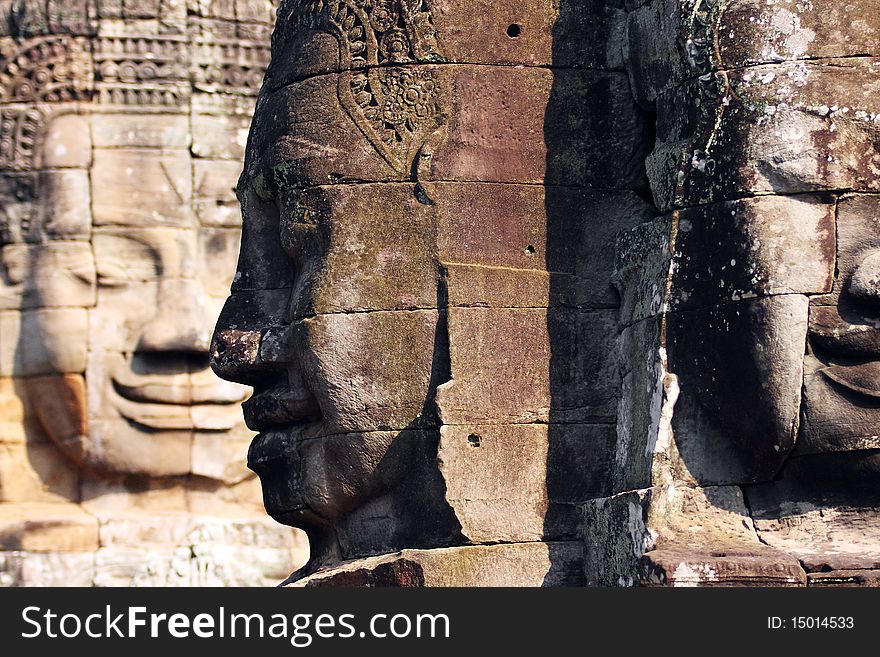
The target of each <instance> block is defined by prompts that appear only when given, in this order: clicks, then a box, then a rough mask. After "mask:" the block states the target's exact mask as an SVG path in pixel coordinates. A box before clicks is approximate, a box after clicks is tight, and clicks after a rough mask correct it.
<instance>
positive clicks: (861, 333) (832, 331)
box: [810, 321, 880, 358]
mask: <svg viewBox="0 0 880 657" xmlns="http://www.w3.org/2000/svg"><path fill="white" fill-rule="evenodd" d="M878 329H880V324H874V323H870V324H869V323H865V324H851V323H849V322H844V321H839V322H833V323H831V324H829V325H824V326H816V325H814V326H811V327H810V341H811V342H812V343H814V344H815V345H816V346H818V347H820V348H821V349H824V350H825V351H828V352H829V353H832V354H836V355H840V356H854V357H863V358H880V330H878Z"/></svg>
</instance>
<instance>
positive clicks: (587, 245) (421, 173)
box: [212, 0, 652, 585]
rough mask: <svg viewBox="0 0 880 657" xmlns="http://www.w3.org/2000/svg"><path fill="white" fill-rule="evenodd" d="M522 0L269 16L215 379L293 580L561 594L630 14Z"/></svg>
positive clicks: (610, 330) (601, 451)
mask: <svg viewBox="0 0 880 657" xmlns="http://www.w3.org/2000/svg"><path fill="white" fill-rule="evenodd" d="M514 4H515V3H509V2H501V3H487V2H481V3H478V4H477V5H473V4H467V3H463V2H457V1H454V2H436V3H433V2H430V3H422V4H418V5H412V4H411V3H407V2H398V1H396V0H394V1H388V2H385V1H379V0H376V1H368V2H347V1H346V2H341V3H328V4H317V5H316V4H310V3H303V2H296V1H291V2H285V3H282V6H281V9H280V12H279V22H278V24H277V27H276V31H275V34H274V37H273V53H272V62H271V63H270V66H269V71H268V73H267V77H266V80H265V83H264V85H263V88H262V91H261V94H260V98H259V99H258V101H257V107H256V112H255V116H254V122H253V125H252V128H251V132H250V136H249V140H248V147H247V152H246V155H245V167H244V175H243V176H242V178H241V181H240V183H239V187H238V195H239V199H240V201H241V204H242V209H243V215H244V224H243V237H242V248H241V253H240V257H239V263H238V269H237V272H236V275H235V280H234V282H233V285H232V295H231V296H230V297H229V299H228V300H227V302H226V306H225V308H224V311H223V313H222V314H221V319H220V321H219V322H218V325H217V329H216V331H215V334H214V342H213V346H212V364H213V367H214V369H215V371H216V372H217V373H218V374H220V375H221V376H223V377H224V378H228V379H230V380H233V381H238V382H243V383H247V384H249V385H252V386H254V388H255V395H254V397H253V398H252V399H251V401H249V402H248V403H247V404H246V408H245V416H246V418H247V419H248V422H249V426H251V428H252V429H254V430H257V431H259V432H260V435H259V437H258V438H257V440H256V441H255V442H254V443H253V445H252V448H251V450H250V454H249V459H250V463H251V466H252V467H253V468H254V469H256V470H257V471H258V472H259V473H260V475H261V478H262V482H263V487H264V494H265V497H266V500H267V507H268V508H269V511H270V512H271V513H272V515H273V516H274V517H276V518H278V519H280V520H282V521H285V522H288V523H290V524H293V525H295V526H300V527H303V528H305V529H306V530H307V532H308V533H309V536H310V540H311V545H312V549H313V552H312V561H311V563H310V565H309V568H308V569H307V572H308V573H311V572H312V571H317V574H315V575H313V578H314V579H311V580H309V581H310V582H316V583H317V582H321V583H324V584H343V585H344V584H348V585H352V584H358V583H360V584H364V585H366V584H370V583H380V584H381V583H386V584H392V583H397V584H403V583H408V584H410V585H416V584H419V585H424V584H435V585H439V584H443V583H447V584H501V583H510V584H537V583H541V582H544V583H550V584H561V583H570V582H573V581H574V580H569V579H567V578H568V577H569V575H567V574H565V575H563V574H559V575H556V574H554V573H556V572H557V571H556V567H557V566H556V564H560V565H562V564H563V563H564V564H566V565H564V572H566V573H567V572H568V569H569V567H577V568H579V565H576V564H580V562H581V556H580V552H579V550H573V551H570V552H569V551H568V547H567V544H566V543H565V541H572V540H573V539H575V538H576V537H577V536H578V531H579V528H580V524H581V522H580V514H579V513H578V507H579V505H580V504H582V503H584V502H585V501H587V500H589V499H592V498H595V497H598V496H603V495H607V494H608V493H609V492H610V486H611V482H610V477H609V469H608V464H609V462H610V460H611V458H612V456H613V451H614V443H615V432H614V426H615V422H616V417H617V404H618V398H619V378H618V375H617V368H616V365H615V359H616V349H615V346H614V333H615V329H616V325H617V318H616V309H617V306H618V297H617V293H616V291H615V290H614V288H613V286H612V283H611V273H612V270H613V265H614V240H615V235H616V233H617V232H618V231H619V230H621V229H623V228H632V227H634V226H636V225H637V224H638V223H640V222H641V221H645V220H647V219H649V218H650V217H651V216H652V215H651V211H650V208H649V206H648V205H647V204H646V203H645V202H644V201H643V200H642V198H641V196H640V194H642V193H643V192H644V191H645V181H644V164H643V162H644V156H645V152H646V148H645V144H644V137H645V134H646V127H645V124H644V120H643V113H642V110H641V109H640V108H639V107H638V106H637V104H636V103H635V101H634V99H633V97H632V94H631V93H630V90H629V82H628V79H627V75H626V73H625V72H624V71H623V67H622V60H621V59H620V56H619V54H620V50H619V48H618V47H617V46H618V44H619V38H620V36H621V34H622V30H623V27H624V19H625V12H624V11H623V10H622V8H620V7H610V6H605V5H606V3H603V2H587V3H577V6H569V5H568V3H544V4H542V3H540V2H539V3H537V4H536V3H531V4H528V5H526V6H520V5H516V6H514ZM279 246H280V247H281V248H279ZM499 542H504V543H508V542H509V543H512V545H511V547H509V548H504V549H501V548H491V547H489V545H490V544H494V543H499ZM557 542H559V543H557ZM427 548H433V549H427ZM562 548H565V549H562ZM411 549H419V550H424V552H419V553H418V554H416V553H413V559H412V561H413V562H414V563H420V564H422V565H419V566H418V567H415V566H414V567H413V568H410V566H409V562H410V559H409V557H408V556H406V557H404V558H403V560H402V561H400V563H398V562H397V561H395V560H391V561H390V562H388V563H386V562H385V561H384V559H385V557H377V559H379V561H376V562H375V563H374V562H373V561H370V560H366V561H363V562H361V561H359V560H361V559H362V558H364V557H367V556H370V555H379V554H381V553H383V552H393V551H397V550H411ZM548 551H549V555H550V556H549V562H550V565H549V566H548V563H547V561H546V559H547V556H546V555H547V553H548ZM508 553H509V554H508ZM532 553H534V555H532ZM557 553H558V554H559V555H562V554H563V553H564V554H565V555H567V556H564V557H563V556H559V557H558V559H557V557H556V556H555V555H557ZM407 554H408V553H407V552H404V555H407ZM496 558H497V559H501V560H502V561H503V562H504V563H507V562H508V561H509V562H510V564H519V565H517V566H513V565H511V567H516V568H520V569H522V572H521V573H520V574H519V575H517V576H515V577H514V576H512V575H511V576H510V577H508V578H503V577H502V578H499V573H498V572H495V570H493V569H489V570H487V569H486V566H485V564H487V563H488V562H489V561H490V560H492V559H496ZM352 559H354V560H355V562H354V563H353V564H352V565H351V566H344V567H342V568H343V569H342V570H338V568H339V564H340V563H341V562H343V561H348V560H352ZM423 560H424V561H423ZM359 563H363V564H364V565H363V567H361V566H359V565H358V564H359ZM374 567H375V572H374ZM548 568H549V570H548ZM386 570H387V571H388V574H387V577H386V575H385V574H381V575H379V574H376V573H378V572H379V571H381V572H382V573H385V571H386ZM415 570H419V571H420V572H421V571H424V572H423V574H422V575H419V576H418V577H417V576H415V575H414V574H413V573H414V572H415ZM411 571H412V572H411ZM429 571H430V573H429ZM511 577H512V579H511ZM579 577H580V576H578V579H579ZM383 578H384V579H383ZM386 579H387V581H386ZM398 580H399V581H398Z"/></svg>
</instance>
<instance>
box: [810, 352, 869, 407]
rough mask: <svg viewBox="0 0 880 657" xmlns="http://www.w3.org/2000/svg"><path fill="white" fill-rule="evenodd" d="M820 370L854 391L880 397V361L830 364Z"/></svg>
mask: <svg viewBox="0 0 880 657" xmlns="http://www.w3.org/2000/svg"><path fill="white" fill-rule="evenodd" d="M819 371H820V372H822V374H824V375H825V376H826V377H828V378H829V379H831V380H832V381H834V382H835V383H839V384H840V385H842V386H844V387H846V388H849V389H850V390H852V391H854V392H857V393H859V394H862V395H867V396H869V397H876V398H880V361H877V360H875V361H870V362H867V363H861V364H857V365H829V366H828V367H825V368H822V369H821V370H819Z"/></svg>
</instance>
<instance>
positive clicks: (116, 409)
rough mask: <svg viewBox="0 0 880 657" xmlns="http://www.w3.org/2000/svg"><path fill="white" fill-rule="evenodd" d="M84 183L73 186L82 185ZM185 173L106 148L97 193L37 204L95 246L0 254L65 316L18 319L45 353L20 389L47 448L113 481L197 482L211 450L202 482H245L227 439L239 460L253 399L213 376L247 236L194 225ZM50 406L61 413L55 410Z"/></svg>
mask: <svg viewBox="0 0 880 657" xmlns="http://www.w3.org/2000/svg"><path fill="white" fill-rule="evenodd" d="M158 118H159V119H160V120H161V119H162V118H163V117H158ZM92 120H93V121H94V122H95V123H96V124H101V122H102V121H104V120H106V121H107V122H108V123H109V122H110V121H119V118H118V117H109V118H105V117H99V116H95V117H92ZM143 120H144V119H143V118H142V117H141V121H143ZM69 121H70V119H68V122H69ZM81 121H82V122H88V121H89V118H88V117H86V118H83V119H81ZM122 121H128V122H129V124H130V125H131V126H134V125H135V123H134V121H135V120H134V119H131V118H126V117H124V116H123V117H122ZM86 127H87V126H86ZM49 130H50V133H51V126H50V128H49ZM64 146H65V144H64V143H63V142H54V141H51V140H50V141H49V143H48V145H47V147H48V148H62V147H64ZM66 147H68V148H73V147H75V145H73V146H72V145H71V144H70V143H69V141H68V143H67V144H66ZM85 155H86V157H88V156H89V154H88V153H86V154H85ZM77 174H78V172H77V171H75V170H74V171H73V173H71V174H70V175H69V177H70V178H71V179H73V180H74V181H75V178H76V177H77ZM83 175H85V172H83ZM190 175H191V174H190V160H189V157H188V154H187V153H185V152H176V153H175V152H172V153H171V154H167V153H166V154H163V153H161V152H160V151H158V150H156V151H154V152H149V151H148V152H146V153H144V152H138V151H120V150H111V149H99V150H97V151H96V154H95V158H94V161H93V163H92V167H91V176H92V180H93V181H94V184H93V188H92V190H91V195H90V194H89V193H88V190H85V191H86V193H77V192H81V191H83V190H81V189H79V188H76V189H75V190H74V193H70V186H71V185H67V186H65V185H64V184H56V185H46V186H45V187H44V188H43V190H42V191H41V192H40V193H41V195H42V196H41V201H40V202H41V204H44V205H45V206H46V207H49V208H54V207H57V208H63V212H64V213H65V215H66V216H67V217H68V218H69V220H70V221H71V222H75V223H79V224H80V225H83V226H85V228H86V231H87V232H86V234H89V233H90V240H89V241H82V242H76V243H73V244H68V243H64V242H52V241H49V242H46V243H45V244H44V245H25V244H22V245H9V246H7V247H5V248H4V254H3V256H4V264H5V266H6V271H7V272H8V273H10V274H11V278H12V279H13V280H19V281H20V285H23V286H25V287H29V288H33V294H32V295H30V297H32V300H33V302H34V303H45V302H48V303H49V304H50V306H51V305H64V306H66V307H63V308H54V307H50V308H43V309H40V310H34V311H25V313H24V314H23V315H22V317H23V321H22V323H21V328H20V331H19V335H20V337H19V340H21V341H22V345H24V340H27V341H28V346H27V347H25V346H22V350H26V349H30V350H31V351H35V352H39V353H35V354H34V356H33V358H32V359H30V362H23V363H22V364H21V365H22V367H23V368H24V370H26V371H27V372H28V374H31V375H32V376H27V377H26V378H24V379H23V385H24V387H25V390H26V391H27V392H28V394H29V396H30V397H31V398H32V405H33V407H34V409H35V412H36V413H37V415H38V419H39V420H40V422H41V424H42V425H43V427H44V429H45V430H46V431H47V432H48V433H49V434H50V437H52V438H53V439H54V440H55V441H56V442H57V443H58V444H59V445H60V446H61V447H62V449H63V450H64V451H65V452H67V453H68V454H69V455H71V456H72V457H73V458H75V459H76V460H78V461H81V462H83V463H84V464H86V465H87V466H89V467H91V468H93V469H95V470H98V471H101V472H104V473H137V474H149V475H155V476H167V475H183V474H188V473H190V472H191V462H192V452H193V449H202V450H208V451H210V450H215V451H220V452H222V453H223V454H224V458H226V459H227V462H225V463H223V462H220V463H217V462H216V461H215V466H216V468H215V470H214V471H211V472H208V471H205V472H199V473H198V474H202V475H204V476H208V477H211V478H219V479H228V478H231V479H232V480H235V479H240V478H241V477H243V476H244V474H245V473H244V472H243V471H242V469H241V467H240V466H238V465H237V464H236V460H237V459H236V458H235V449H229V448H228V447H224V446H223V445H222V442H223V441H228V440H231V441H233V442H234V444H235V446H236V447H237V448H238V449H240V448H241V444H242V441H246V440H248V439H249V435H248V432H247V431H246V429H245V428H244V427H243V426H242V425H241V420H240V414H239V407H238V404H239V403H240V402H241V401H242V400H243V399H244V398H245V397H246V394H247V389H246V388H245V387H243V386H240V385H234V384H230V383H227V382H224V381H221V380H219V379H217V378H216V377H215V376H214V375H213V373H212V372H211V371H210V368H209V366H208V346H209V341H210V330H211V327H212V324H213V321H214V318H215V317H216V316H217V313H218V312H219V307H220V303H219V301H218V300H219V299H221V298H222V295H223V294H224V293H225V290H226V289H227V286H228V284H229V282H230V279H231V275H230V273H229V272H230V271H231V270H232V265H233V262H234V260H235V253H236V250H237V247H238V235H237V230H236V229H235V228H234V227H219V226H217V225H212V224H211V222H210V221H209V222H206V223H207V225H205V224H200V223H199V222H198V221H197V220H196V219H195V218H194V217H193V216H192V214H191V213H190V211H189V208H188V207H186V205H187V204H188V203H189V199H190V198H191V191H190V189H189V181H188V177H189V176H190ZM68 182H71V181H68ZM73 184H75V182H74V183H73ZM150 185H154V186H155V188H156V189H157V190H159V191H158V192H157V193H153V192H152V191H150V189H151V188H150ZM90 197H91V200H92V201H93V208H94V216H92V212H93V210H92V208H91V207H90V205H89V201H90ZM184 199H186V200H185V201H184ZM208 200H210V201H212V199H208ZM217 201H218V203H217V204H214V205H215V207H217V208H218V210H220V211H223V210H224V208H222V207H219V201H220V199H219V198H218V199H217ZM203 217H204V215H203ZM214 218H215V219H217V212H215V213H214ZM38 297H42V298H41V299H38ZM53 297H54V298H53ZM62 297H66V298H62ZM25 298H26V299H27V298H28V296H26V297H25ZM25 305H26V306H27V305H28V304H27V303H26V304H25ZM34 336H39V338H38V341H39V346H36V345H34V344H33V341H34ZM22 357H23V358H24V360H25V361H27V360H28V359H27V355H26V354H25V353H23V354H22ZM80 372H82V374H80ZM52 399H56V400H62V403H63V408H62V409H59V408H57V407H56V406H55V405H53V404H51V403H48V402H47V401H46V400H52ZM217 443H220V445H218V444H217ZM206 460H210V459H206Z"/></svg>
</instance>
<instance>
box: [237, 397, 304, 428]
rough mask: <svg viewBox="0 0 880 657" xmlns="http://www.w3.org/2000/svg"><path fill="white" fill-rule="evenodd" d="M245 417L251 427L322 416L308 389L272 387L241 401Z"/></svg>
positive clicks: (271, 425)
mask: <svg viewBox="0 0 880 657" xmlns="http://www.w3.org/2000/svg"><path fill="white" fill-rule="evenodd" d="M241 408H242V411H243V412H244V421H245V424H247V426H248V428H249V429H250V430H251V431H267V430H270V429H273V430H277V429H278V428H279V427H285V426H291V425H300V424H303V423H308V422H309V421H315V420H317V419H318V418H319V417H320V410H319V408H318V402H317V400H316V399H315V398H314V397H313V396H312V395H311V394H310V393H309V392H308V391H305V390H298V391H297V390H292V389H290V388H271V389H269V390H262V391H258V392H256V393H254V395H253V396H252V397H251V398H250V399H248V400H247V401H245V402H244V403H242V405H241Z"/></svg>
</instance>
